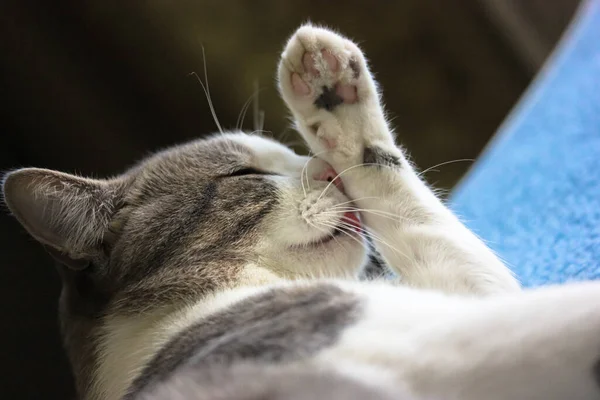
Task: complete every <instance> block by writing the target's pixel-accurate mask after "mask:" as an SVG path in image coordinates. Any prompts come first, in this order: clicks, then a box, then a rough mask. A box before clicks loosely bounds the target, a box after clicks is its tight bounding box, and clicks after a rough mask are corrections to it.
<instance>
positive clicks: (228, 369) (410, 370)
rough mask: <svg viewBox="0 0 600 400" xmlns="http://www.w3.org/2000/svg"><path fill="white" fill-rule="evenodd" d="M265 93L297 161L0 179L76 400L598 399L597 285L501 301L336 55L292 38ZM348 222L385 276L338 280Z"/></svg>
mask: <svg viewBox="0 0 600 400" xmlns="http://www.w3.org/2000/svg"><path fill="white" fill-rule="evenodd" d="M279 84H280V90H281V94H282V97H283V99H284V101H285V102H286V103H287V105H288V107H289V109H290V111H291V113H292V115H293V117H294V121H295V123H296V126H297V129H298V131H299V132H300V133H301V134H302V136H303V137H304V139H305V140H306V142H307V143H308V145H309V146H310V148H311V150H312V151H313V153H314V154H315V155H316V156H315V157H312V158H308V157H301V156H298V155H296V154H294V153H293V152H292V151H291V150H289V149H288V148H286V147H285V146H283V145H281V144H279V143H276V142H274V141H272V140H269V139H266V138H263V137H259V136H249V135H245V134H243V133H229V134H221V135H217V136H214V137H212V138H210V139H208V140H201V141H195V142H192V143H188V144H184V145H181V146H178V147H174V148H171V149H168V150H166V151H163V152H160V153H158V154H155V155H154V156H152V157H150V158H148V159H147V160H145V161H143V162H142V163H140V164H139V165H137V166H135V167H134V168H132V169H130V170H129V171H127V172H126V173H124V174H123V175H121V176H119V177H116V178H114V179H107V180H91V179H84V178H80V177H76V176H73V175H68V174H64V173H59V172H55V171H49V170H43V169H34V168H27V169H21V170H17V171H14V172H12V173H9V174H8V175H7V176H6V178H5V180H4V183H3V192H4V196H5V201H6V204H7V205H8V207H9V208H10V210H11V211H12V212H13V214H14V215H15V217H16V218H17V219H18V220H19V221H20V222H21V223H22V224H23V226H24V227H25V228H26V229H27V230H28V231H29V232H30V234H31V235H32V236H33V237H35V238H36V239H37V240H38V241H40V242H41V243H42V244H44V245H45V246H46V247H47V248H48V249H49V251H50V252H51V254H53V255H54V256H55V257H56V258H57V259H59V261H60V262H61V263H62V264H61V267H60V268H59V271H60V273H61V274H62V277H63V281H64V289H63V293H62V296H61V299H60V312H61V323H62V330H63V335H64V339H65V345H66V348H67V351H68V354H69V357H70V360H71V363H72V366H73V369H74V372H75V375H76V380H77V388H78V392H79V395H80V397H81V398H83V399H87V400H96V399H108V400H116V399H120V398H123V397H124V396H125V397H126V398H127V399H167V398H169V399H259V398H260V399H267V398H268V399H283V398H286V399H309V398H325V397H326V398H339V399H342V398H344V399H348V398H357V399H358V398H372V399H391V398H395V399H465V400H476V399H566V398H568V399H596V398H600V387H599V386H598V375H599V374H598V359H599V357H600V284H597V283H586V284H577V285H571V286H565V287H556V288H544V289H539V290H535V291H524V292H523V291H521V290H520V288H519V285H518V283H517V281H516V280H515V278H514V277H513V276H512V274H511V273H510V271H509V270H508V269H507V268H506V267H505V266H504V265H503V264H502V262H500V261H499V260H498V259H497V257H496V256H495V255H494V254H493V253H492V252H491V251H490V250H489V249H488V248H487V247H486V246H485V245H484V243H483V242H482V241H481V240H479V239H478V238H477V237H476V236H475V235H474V234H473V233H471V232H470V231H469V230H468V229H467V228H466V227H465V226H463V225H462V224H461V222H460V221H459V220H458V219H457V218H456V217H455V216H454V215H453V214H452V213H451V212H450V211H449V210H448V209H447V208H446V207H445V206H444V205H443V203H442V202H441V201H440V200H438V198H437V197H436V196H435V194H434V193H433V192H432V190H430V189H429V188H428V187H427V186H426V185H425V184H424V183H423V182H422V181H421V179H420V177H419V175H418V174H417V173H416V172H415V171H414V169H413V168H412V166H411V165H410V163H409V162H408V161H407V159H406V156H405V153H404V152H403V150H402V149H401V148H400V147H397V146H396V145H395V143H394V139H393V136H392V132H391V130H390V128H389V126H388V123H387V122H386V119H385V116H384V110H383V107H382V105H381V99H380V95H379V92H378V90H377V87H376V84H375V81H374V80H373V77H372V75H371V73H370V72H369V69H368V67H367V63H366V61H365V58H364V56H363V54H362V52H361V51H360V50H359V48H358V47H357V46H356V45H355V44H354V43H352V42H351V41H349V40H347V39H346V38H344V37H342V36H340V35H338V34H336V33H333V32H332V31H329V30H326V29H322V28H317V27H313V26H310V25H307V26H303V27H301V28H300V29H299V30H298V31H297V32H296V33H295V34H294V35H293V36H292V38H291V39H290V40H289V42H288V44H287V46H286V47H285V50H284V52H283V55H282V59H281V63H280V67H279ZM334 171H337V173H339V177H337V178H336V179H333V180H332V178H334V177H335V173H334ZM357 210H358V213H360V218H361V223H362V227H363V228H366V229H367V230H368V231H369V234H370V236H371V238H372V241H373V243H374V245H375V246H376V248H377V251H378V252H379V254H380V255H381V256H382V258H383V259H384V260H385V262H386V264H387V266H388V267H389V268H390V269H392V270H393V271H394V272H395V273H396V275H397V276H398V277H399V278H398V280H397V281H391V280H388V281H379V282H366V281H365V282H359V281H358V280H357V279H356V278H357V276H359V274H360V273H361V269H362V268H363V266H364V265H365V262H366V260H367V250H366V248H367V246H366V242H365V240H364V238H363V237H362V235H361V233H360V231H361V229H362V228H359V227H358V226H357V223H358V221H357V218H358V214H357ZM340 233H342V234H340Z"/></svg>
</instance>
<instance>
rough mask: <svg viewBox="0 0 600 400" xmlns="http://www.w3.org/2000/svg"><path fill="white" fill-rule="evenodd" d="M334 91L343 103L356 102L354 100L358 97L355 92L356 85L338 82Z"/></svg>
mask: <svg viewBox="0 0 600 400" xmlns="http://www.w3.org/2000/svg"><path fill="white" fill-rule="evenodd" d="M335 93H336V94H337V95H338V96H340V97H341V98H342V100H343V101H344V103H348V104H352V103H356V100H357V99H358V95H357V93H356V86H354V85H341V84H338V85H337V86H336V87H335Z"/></svg>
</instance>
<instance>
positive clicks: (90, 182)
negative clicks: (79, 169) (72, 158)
mask: <svg viewBox="0 0 600 400" xmlns="http://www.w3.org/2000/svg"><path fill="white" fill-rule="evenodd" d="M2 192H3V195H4V201H5V203H6V205H7V206H8V208H9V209H10V211H11V212H12V213H13V214H14V216H15V217H16V218H17V219H18V220H19V222H20V223H21V225H23V227H25V229H26V230H27V231H28V232H29V233H30V234H31V236H33V237H34V238H35V239H37V240H38V241H39V242H41V243H42V244H44V245H46V246H47V247H49V248H50V250H51V251H50V253H51V254H53V255H54V256H55V258H56V256H57V255H58V256H63V257H64V260H65V262H63V263H65V264H66V265H68V266H71V267H72V268H76V266H77V265H84V264H85V262H86V260H89V259H91V258H92V257H93V256H95V255H97V254H98V252H99V251H101V244H102V241H103V238H104V236H105V234H106V233H107V232H108V228H109V224H110V221H111V219H112V218H113V216H114V214H115V212H116V211H117V210H118V208H119V207H120V204H121V203H122V201H123V196H124V184H123V183H122V182H121V181H119V180H96V179H87V178H81V177H78V176H74V175H70V174H65V173H62V172H56V171H51V170H47V169H39V168H24V169H20V170H17V171H13V172H10V173H8V174H7V175H6V176H5V177H4V179H3V182H2ZM67 260H70V262H68V261H67Z"/></svg>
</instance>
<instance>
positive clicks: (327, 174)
mask: <svg viewBox="0 0 600 400" xmlns="http://www.w3.org/2000/svg"><path fill="white" fill-rule="evenodd" d="M313 178H314V179H315V180H317V181H326V182H333V184H334V185H335V186H336V187H337V188H338V189H339V190H340V191H341V192H343V191H344V184H343V183H342V178H340V177H339V176H338V174H337V172H335V170H334V169H333V168H331V167H327V168H326V169H325V170H323V171H322V172H320V173H318V174H316V175H315V176H313Z"/></svg>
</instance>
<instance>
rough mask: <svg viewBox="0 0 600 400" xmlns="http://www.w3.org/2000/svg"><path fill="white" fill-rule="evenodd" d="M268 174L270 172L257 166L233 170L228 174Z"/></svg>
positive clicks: (230, 175) (229, 175)
mask: <svg viewBox="0 0 600 400" xmlns="http://www.w3.org/2000/svg"><path fill="white" fill-rule="evenodd" d="M268 174H269V173H268V172H266V171H261V170H259V169H256V168H252V167H248V168H241V169H238V170H237V171H233V172H231V173H229V174H227V176H228V177H232V176H244V175H268Z"/></svg>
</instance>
